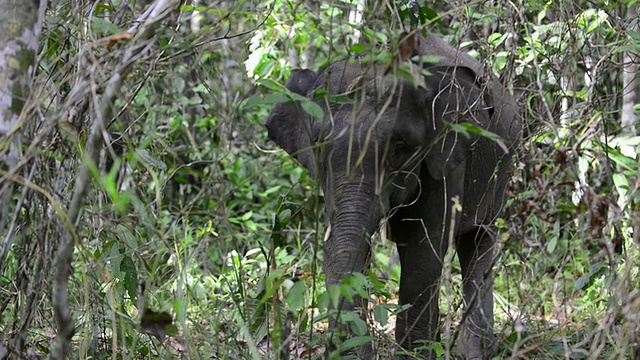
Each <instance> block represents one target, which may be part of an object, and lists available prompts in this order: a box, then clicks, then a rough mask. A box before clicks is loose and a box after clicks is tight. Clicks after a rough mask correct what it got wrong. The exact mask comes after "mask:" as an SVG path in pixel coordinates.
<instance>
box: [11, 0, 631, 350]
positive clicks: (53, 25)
mask: <svg viewBox="0 0 640 360" xmlns="http://www.w3.org/2000/svg"><path fill="white" fill-rule="evenodd" d="M151 5H152V2H150V1H134V0H111V1H87V0H81V1H75V2H72V1H54V2H50V3H49V4H48V10H47V13H46V18H45V22H44V29H43V32H42V35H41V48H40V51H39V54H38V58H37V63H38V68H37V70H36V79H35V83H34V86H33V93H32V96H31V97H30V98H29V99H28V102H27V105H26V106H25V109H24V111H23V116H24V119H26V121H25V123H23V124H21V133H22V136H23V146H22V148H23V150H22V153H23V159H22V161H21V162H20V163H19V164H18V165H17V167H16V168H13V169H11V173H13V174H15V175H13V176H11V177H8V176H5V175H6V174H7V171H6V170H7V169H2V171H3V172H2V173H0V175H2V177H0V186H1V185H2V184H3V182H9V181H10V182H12V183H13V184H14V185H15V187H14V190H13V195H12V202H11V204H10V216H9V217H8V218H5V219H0V226H2V227H1V228H0V235H1V236H0V246H1V248H2V252H0V253H1V254H2V256H3V258H0V285H1V286H0V289H1V290H0V334H1V335H0V358H2V354H3V351H4V354H9V355H11V354H13V356H17V354H21V356H25V357H27V356H47V355H49V354H50V352H51V346H52V344H53V340H54V338H55V336H56V334H57V333H58V329H57V327H56V322H55V321H54V315H55V313H56V309H55V308H54V306H53V303H52V297H53V296H54V294H53V293H54V291H53V285H54V282H55V280H56V278H55V269H56V264H58V263H57V261H60V260H59V255H58V251H59V244H60V239H61V238H62V237H63V236H64V235H63V234H67V232H68V231H69V230H68V226H70V225H69V224H67V223H66V222H65V219H66V217H65V215H64V214H65V211H66V209H67V208H68V206H69V203H70V201H71V199H72V196H73V194H74V185H75V184H76V182H77V181H78V174H79V172H80V169H81V166H82V164H83V163H88V165H87V166H88V169H89V173H90V175H91V176H90V180H91V187H90V189H89V191H88V192H87V194H86V196H84V197H83V201H84V207H83V210H82V212H81V214H80V216H79V220H78V222H77V223H75V224H71V225H72V226H73V228H74V229H75V234H76V235H77V237H75V240H74V247H73V262H72V273H71V277H70V279H69V281H68V287H69V296H68V305H69V311H70V314H71V318H72V319H73V325H74V335H73V337H72V338H71V343H70V353H69V355H70V356H71V357H73V358H82V359H86V358H96V359H105V358H113V359H116V358H117V359H141V358H174V357H179V358H216V359H245V358H248V359H264V358H269V359H283V358H288V357H290V358H310V359H315V358H319V357H320V356H322V353H323V352H324V350H325V349H324V341H325V337H326V332H325V330H326V320H327V317H328V316H330V310H329V308H330V307H329V304H330V303H331V301H332V299H335V298H337V296H338V295H339V294H338V293H327V292H325V290H324V278H323V274H322V271H321V265H320V264H321V260H322V240H323V237H324V230H325V229H324V214H323V213H322V212H323V211H322V197H323V195H322V193H321V191H320V190H319V187H318V185H317V184H316V182H315V181H314V180H313V179H311V178H310V177H309V176H308V174H307V173H306V172H305V171H304V170H303V168H301V167H300V166H299V165H298V164H297V163H296V162H295V161H294V160H292V159H291V158H290V157H289V156H288V155H287V154H286V153H285V152H284V151H282V150H280V149H278V148H277V147H276V146H275V145H274V144H273V143H271V142H269V141H267V138H266V130H265V129H264V125H263V124H264V121H265V119H266V115H267V113H268V112H269V110H270V108H271V106H272V105H273V104H274V103H276V102H280V101H283V100H286V99H287V95H286V94H284V92H283V91H282V89H283V87H284V83H285V82H286V79H287V78H288V74H289V73H290V71H291V69H292V68H296V67H309V68H313V69H316V70H317V69H319V68H321V67H322V66H323V65H326V64H328V63H329V62H331V61H334V60H337V59H343V58H345V57H350V56H355V55H356V54H358V56H371V57H372V58H374V59H375V60H376V61H380V62H387V63H388V62H390V61H392V56H393V55H392V54H393V48H394V44H397V41H398V37H399V35H400V33H401V32H402V31H403V30H404V29H414V28H417V27H418V26H420V27H422V28H423V29H424V31H425V33H428V32H434V33H438V34H441V35H442V36H443V37H444V38H445V39H446V40H447V41H448V42H449V43H451V44H456V45H457V46H460V47H461V48H463V49H465V51H469V52H470V53H472V54H473V55H474V56H477V57H478V58H479V59H482V61H483V63H484V64H485V65H486V69H487V70H488V71H491V72H493V73H494V74H495V76H496V77H497V78H498V79H499V80H500V81H501V82H502V83H503V84H504V85H505V86H506V87H507V88H508V89H509V91H511V92H512V93H513V94H514V96H515V97H516V98H517V99H518V104H519V106H520V108H521V116H522V117H523V121H524V122H525V124H526V131H525V133H524V134H523V136H524V140H523V146H522V151H521V152H520V153H519V154H517V160H516V162H515V164H514V166H513V179H512V181H511V184H510V187H509V202H508V208H507V212H506V213H505V215H504V217H503V218H500V219H498V220H497V225H498V227H499V228H500V230H501V231H500V241H499V247H500V249H499V250H500V253H501V255H500V256H499V257H498V258H497V260H496V263H495V266H494V270H495V276H496V285H495V290H494V292H495V295H494V299H495V308H496V310H495V311H496V331H497V336H498V337H499V338H500V339H501V345H500V358H510V359H521V358H522V359H527V358H545V359H547V358H548V359H554V358H558V359H560V358H564V359H583V358H584V359H624V358H632V357H634V356H635V357H636V358H637V357H638V356H640V292H639V290H638V289H640V280H639V279H640V271H639V268H638V263H639V262H640V216H639V215H638V214H640V212H639V210H640V209H639V208H638V207H639V206H640V193H639V188H640V176H639V175H640V159H639V157H638V149H639V145H640V137H639V136H638V130H639V124H638V121H637V120H638V116H639V114H640V95H637V91H640V90H637V89H635V88H639V87H638V86H637V85H638V82H639V81H640V72H639V71H638V70H639V66H640V65H639V63H638V62H639V60H640V57H639V55H638V54H639V53H640V27H639V25H638V21H639V19H638V5H637V1H636V0H624V1H618V2H611V1H605V0H596V1H584V0H571V1H569V0H559V1H539V0H533V1H523V0H515V1H511V2H507V1H494V2H485V3H481V2H471V1H466V2H464V3H460V2H453V1H441V0H438V1H434V2H426V1H415V0H397V1H391V0H379V1H357V0H340V1H338V0H334V1H322V2H321V1H300V2H292V1H285V0H269V1H252V0H234V1H191V2H185V1H183V2H181V4H180V5H178V6H176V7H175V8H174V9H173V10H172V11H171V12H170V13H169V14H168V15H167V16H166V17H165V18H164V19H163V21H162V22H161V23H160V25H159V27H158V29H157V30H156V31H155V33H154V34H153V36H152V37H151V38H150V40H148V41H146V42H144V43H142V46H143V48H144V50H141V52H139V53H137V55H135V56H133V57H128V56H131V52H132V51H133V50H132V49H133V48H134V45H135V46H139V45H140V44H138V43H136V42H135V38H132V36H131V35H132V34H135V31H136V30H133V31H132V32H129V30H130V29H131V28H132V26H134V25H135V24H136V23H137V21H138V19H142V21H144V19H143V18H141V16H142V14H143V13H144V11H145V10H146V9H147V8H148V7H149V6H151ZM358 16H361V17H362V19H361V20H360V19H359V18H358ZM125 58H126V59H129V60H127V61H130V62H131V63H130V66H131V67H130V68H128V70H127V71H128V74H127V75H126V76H125V77H124V78H123V79H121V80H122V86H120V87H119V88H118V89H117V90H118V92H117V95H116V97H115V98H114V99H113V101H112V102H109V99H107V96H106V95H105V94H106V93H107V92H106V90H107V89H108V84H109V83H110V81H112V80H113V78H114V77H115V76H119V73H118V71H120V70H119V69H121V65H122V64H123V59H125ZM625 72H626V73H627V74H626V75H625ZM629 74H631V75H629ZM630 76H631V80H629V77H630ZM634 86H635V88H634ZM633 91H636V95H633ZM629 94H631V97H630V96H629ZM634 96H635V97H634ZM629 102H631V108H630V109H631V110H629V107H628V106H626V107H625V104H627V103H629ZM104 106H107V107H108V108H109V109H110V112H111V113H112V116H110V117H109V118H108V119H106V122H105V126H104V128H99V129H98V130H97V131H98V135H99V138H100V139H101V140H102V141H103V144H102V145H101V146H100V156H99V161H97V162H95V163H93V162H90V161H88V160H87V154H88V143H89V138H90V136H91V134H92V131H94V130H92V126H93V124H94V123H95V121H97V120H96V117H97V116H98V115H97V114H100V111H101V108H102V107H104ZM634 108H635V113H634ZM623 109H625V110H624V111H623ZM309 111H311V112H313V111H314V110H313V109H310V110H309ZM625 111H626V112H625ZM629 111H630V112H631V115H629ZM460 131H463V130H460ZM375 243H376V251H375V256H374V259H373V265H372V268H371V271H370V272H369V273H368V274H367V275H360V276H354V277H352V278H351V279H350V280H349V281H346V282H345V283H344V284H343V285H342V286H341V287H340V288H339V289H338V290H336V291H339V292H340V293H341V294H342V295H343V296H345V297H347V298H348V297H350V296H353V295H354V294H356V293H357V294H359V295H361V296H364V297H366V298H368V299H370V307H371V308H372V310H373V311H372V314H373V317H372V318H371V319H369V321H368V324H367V323H365V322H363V321H362V320H360V319H359V318H358V317H357V316H356V315H354V316H353V319H350V320H349V321H351V322H352V324H353V326H354V327H355V328H356V329H358V331H359V332H360V334H361V335H362V336H360V337H355V338H353V339H351V340H350V341H349V342H348V343H345V344H343V346H345V347H349V346H357V345H358V344H361V343H363V342H369V341H373V342H374V344H375V346H376V349H377V352H378V355H379V358H382V359H384V358H388V357H389V356H390V354H391V353H392V352H393V351H394V344H393V342H394V341H393V336H392V335H391V334H390V331H392V330H391V329H392V328H393V327H392V326H391V325H392V324H393V322H392V319H393V317H394V314H395V313H396V312H397V311H398V310H399V309H398V306H397V305H395V303H396V302H395V300H396V299H395V297H396V295H395V293H396V291H397V285H398V284H397V283H398V277H399V266H398V264H397V263H396V262H395V260H394V259H395V255H394V251H395V250H394V249H393V246H392V244H390V243H389V242H387V241H385V240H383V239H378V238H376V240H375ZM451 258H452V257H451ZM451 258H449V260H450V263H449V264H448V265H449V266H447V269H446V270H445V274H444V277H443V280H442V281H443V285H444V292H443V296H442V297H441V309H442V318H443V319H442V329H443V331H442V333H443V337H442V341H441V342H440V343H436V344H431V346H433V348H434V349H435V350H436V351H437V352H438V353H439V354H441V355H442V356H443V357H445V358H451V357H453V356H455V352H456V350H455V348H454V347H453V346H452V344H454V343H455V341H454V339H455V337H456V336H457V334H456V333H455V332H454V331H453V330H452V329H454V328H455V326H454V324H456V322H457V321H459V319H460V317H461V316H462V314H461V309H462V306H461V305H462V304H461V296H460V294H459V292H457V291H458V290H457V289H458V285H459V284H460V281H461V280H460V269H459V266H458V265H457V263H456V261H455V260H451ZM367 326H369V329H370V330H371V332H370V333H368V334H367V333H366V331H365V330H366V328H367Z"/></svg>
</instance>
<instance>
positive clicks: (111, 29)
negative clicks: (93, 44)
mask: <svg viewBox="0 0 640 360" xmlns="http://www.w3.org/2000/svg"><path fill="white" fill-rule="evenodd" d="M91 28H92V29H93V31H95V32H97V33H99V34H104V35H107V34H109V35H113V34H117V33H119V32H120V29H119V28H118V27H117V26H115V25H114V24H112V23H111V21H109V20H108V19H106V18H100V17H92V18H91Z"/></svg>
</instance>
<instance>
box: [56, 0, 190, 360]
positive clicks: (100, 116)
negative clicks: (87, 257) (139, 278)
mask: <svg viewBox="0 0 640 360" xmlns="http://www.w3.org/2000/svg"><path fill="white" fill-rule="evenodd" d="M177 2H178V0H157V1H156V2H155V3H154V4H152V5H151V6H150V8H152V10H151V12H150V15H149V17H148V18H147V19H146V22H145V23H144V24H143V26H142V28H141V30H140V32H139V33H138V34H137V35H136V36H135V38H134V39H133V40H132V45H131V46H130V47H129V48H128V49H126V50H125V53H124V55H123V57H122V60H121V62H120V65H118V67H117V68H116V69H115V71H114V73H113V75H112V76H111V78H110V79H109V81H108V82H107V86H106V89H105V92H104V96H103V97H102V99H101V102H100V104H99V108H98V110H97V111H96V116H95V121H94V123H93V125H92V126H91V132H90V134H89V138H88V140H87V145H86V148H85V154H86V158H85V161H84V163H83V164H82V167H81V169H80V173H79V175H78V179H77V180H76V184H75V188H74V193H73V197H72V199H71V203H70V204H69V209H68V212H67V219H68V221H69V222H70V223H71V224H72V225H74V226H77V225H78V220H79V218H80V214H81V210H82V207H83V204H84V199H85V196H86V194H87V192H88V190H89V187H90V184H91V167H92V166H93V165H94V164H97V162H98V157H99V154H100V150H101V149H102V145H103V141H102V140H103V136H102V132H103V131H105V130H106V124H107V121H109V119H111V117H112V115H113V107H114V103H115V100H116V98H117V96H118V94H119V93H120V88H121V86H122V81H123V79H125V78H126V76H127V75H128V74H129V72H130V71H131V69H132V65H133V64H134V63H135V62H136V61H137V60H138V59H139V58H140V57H141V56H142V55H143V54H144V53H145V52H146V50H148V49H149V48H150V46H151V44H152V41H150V40H151V39H152V38H153V37H154V35H155V29H156V28H157V26H158V25H159V23H160V21H161V20H163V19H164V18H165V17H166V16H167V15H168V14H169V12H170V10H171V9H173V8H174V7H175V5H176V4H177ZM72 233H73V232H72V231H68V232H67V233H65V234H64V236H63V238H62V239H61V241H60V246H59V248H58V252H57V255H56V275H55V279H54V286H53V299H52V303H53V311H54V315H55V319H56V325H57V328H58V335H57V337H56V339H55V343H54V345H53V349H52V351H51V353H50V356H49V358H50V359H60V360H62V359H66V358H67V353H68V350H69V344H70V342H71V337H72V336H73V334H74V332H75V326H74V324H73V318H72V317H71V312H70V310H69V288H68V284H67V282H68V280H69V277H70V275H71V263H72V261H73V251H74V248H75V241H74V237H73V234H72ZM116 338H117V336H116V333H115V332H114V333H113V341H114V342H116V341H117V339H116ZM113 356H114V357H115V356H116V352H114V353H113Z"/></svg>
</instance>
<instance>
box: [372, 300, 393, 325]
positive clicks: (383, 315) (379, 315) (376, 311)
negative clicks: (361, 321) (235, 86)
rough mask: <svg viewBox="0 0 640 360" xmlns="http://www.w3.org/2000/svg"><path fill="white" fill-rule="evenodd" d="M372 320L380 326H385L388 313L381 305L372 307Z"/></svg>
mask: <svg viewBox="0 0 640 360" xmlns="http://www.w3.org/2000/svg"><path fill="white" fill-rule="evenodd" d="M373 318H374V319H375V320H376V321H377V322H378V324H380V325H381V326H385V325H387V321H388V320H389V311H388V310H387V307H386V306H385V305H382V304H378V305H376V306H374V307H373Z"/></svg>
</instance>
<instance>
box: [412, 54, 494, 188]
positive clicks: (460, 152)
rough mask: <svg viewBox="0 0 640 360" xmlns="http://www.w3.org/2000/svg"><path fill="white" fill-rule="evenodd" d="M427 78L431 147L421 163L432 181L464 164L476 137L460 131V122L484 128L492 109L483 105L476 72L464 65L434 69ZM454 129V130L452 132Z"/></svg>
mask: <svg viewBox="0 0 640 360" xmlns="http://www.w3.org/2000/svg"><path fill="white" fill-rule="evenodd" d="M428 70H429V72H431V73H432V75H431V76H428V77H427V80H426V82H427V92H428V95H427V96H428V99H427V106H426V109H425V115H426V118H427V133H428V134H433V135H431V137H432V138H431V139H430V142H431V144H432V145H431V148H430V150H429V151H428V153H427V155H426V157H425V159H424V162H425V165H426V166H427V169H428V170H429V173H430V174H431V176H433V178H435V179H438V180H439V179H442V178H444V177H446V176H447V175H448V174H450V173H451V172H452V171H453V170H454V169H456V168H457V167H458V166H464V162H465V160H466V159H467V157H468V154H469V152H470V151H471V150H472V148H473V145H474V143H475V142H476V141H477V136H476V135H473V134H472V133H471V132H468V131H463V130H462V129H464V128H461V127H460V126H458V125H460V124H461V123H469V124H471V125H473V126H475V127H476V128H481V129H486V127H487V126H488V125H489V122H490V118H491V111H492V109H491V108H490V107H489V106H487V104H486V103H485V101H484V97H483V95H482V91H481V88H480V86H478V83H477V81H476V73H475V72H474V71H473V70H472V69H470V68H468V67H464V66H455V67H453V66H451V67H449V66H447V67H441V66H435V67H431V68H429V69H428ZM456 130H457V131H456Z"/></svg>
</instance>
